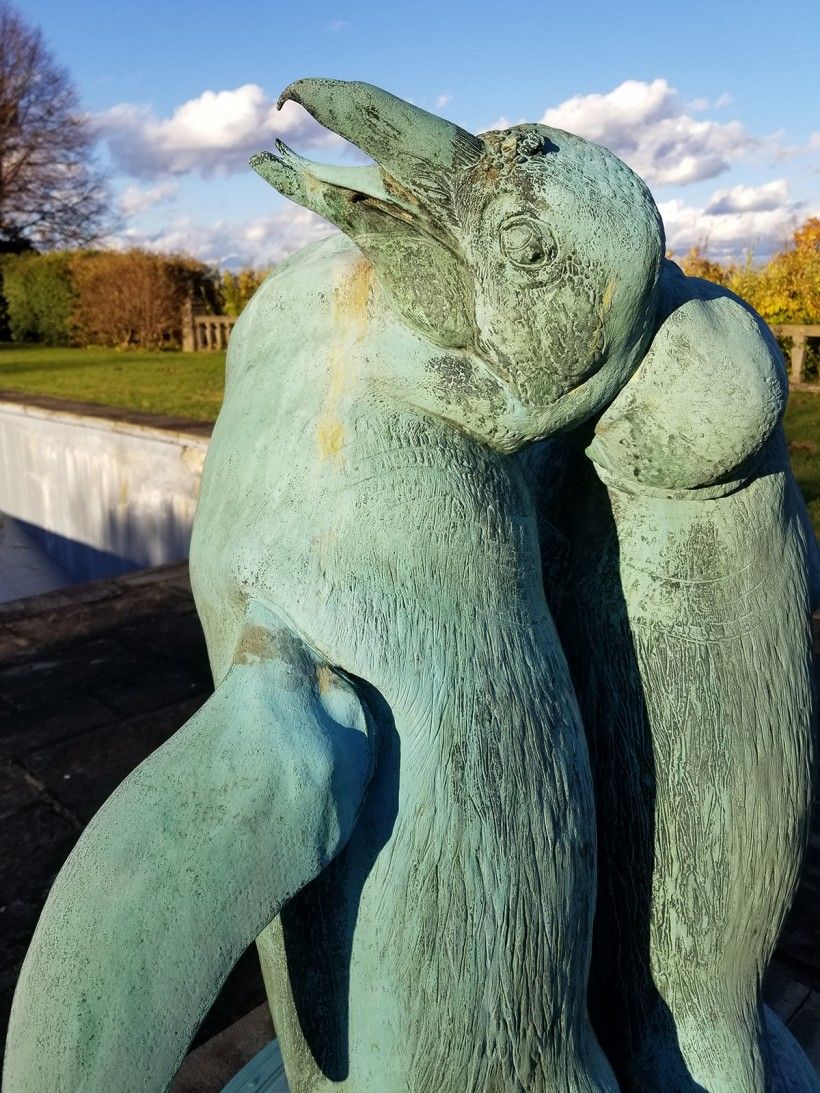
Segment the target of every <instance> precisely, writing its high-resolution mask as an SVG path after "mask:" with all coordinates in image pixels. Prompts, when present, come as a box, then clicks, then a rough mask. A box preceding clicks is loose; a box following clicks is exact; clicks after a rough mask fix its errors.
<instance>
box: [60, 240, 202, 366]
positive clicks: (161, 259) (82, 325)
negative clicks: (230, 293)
mask: <svg viewBox="0 0 820 1093" xmlns="http://www.w3.org/2000/svg"><path fill="white" fill-rule="evenodd" d="M71 276H72V280H73V283H74V288H75V293H76V298H75V309H74V343H75V344H79V345H108V346H120V347H122V348H127V347H129V346H139V347H140V348H143V349H162V348H178V347H179V345H180V342H181V339H182V305H183V304H184V302H185V300H186V299H188V298H189V297H191V296H193V297H195V298H197V299H199V300H200V301H201V302H202V303H203V304H204V305H205V307H206V308H207V309H208V310H210V311H213V310H214V309H215V307H216V305H217V302H218V300H217V293H216V286H215V284H214V275H213V273H212V271H211V270H209V268H208V267H207V266H205V265H203V264H202V263H201V262H197V261H195V260H193V259H191V258H184V257H179V256H170V257H169V256H165V255H159V254H151V253H149V252H147V251H139V250H130V251H121V252H118V251H101V252H99V253H97V254H82V255H78V256H77V259H76V261H75V262H74V263H73V265H72V271H71Z"/></svg>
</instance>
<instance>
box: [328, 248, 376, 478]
mask: <svg viewBox="0 0 820 1093" xmlns="http://www.w3.org/2000/svg"><path fill="white" fill-rule="evenodd" d="M372 287H373V267H372V266H371V264H370V263H369V262H368V261H367V259H366V258H365V257H364V256H363V255H362V256H361V257H359V258H357V259H355V260H354V261H353V262H352V263H351V264H350V265H349V266H348V267H347V268H346V269H345V272H344V276H343V277H342V278H341V279H340V281H339V283H338V284H337V285H336V288H335V291H334V293H333V318H334V325H335V328H336V332H337V333H336V337H335V338H334V340H333V345H332V346H331V350H330V356H329V359H328V366H329V372H330V382H329V384H328V389H327V395H326V397H325V401H324V405H323V407H322V413H321V415H320V417H319V420H318V422H317V423H316V447H317V449H318V452H319V457H320V458H321V459H322V460H325V459H328V458H329V457H330V456H334V455H338V454H339V452H340V451H341V450H342V448H343V447H344V445H345V429H344V423H343V422H342V419H341V416H340V413H339V402H340V400H341V397H342V395H343V393H344V391H345V388H346V386H347V385H348V384H349V382H350V378H351V377H350V375H349V370H350V366H351V364H352V362H353V361H354V360H355V358H356V354H355V352H351V346H352V345H355V343H356V342H359V341H361V340H362V338H363V337H364V335H365V332H366V329H367V320H368V314H367V309H368V302H369V300H370V293H371V289H372Z"/></svg>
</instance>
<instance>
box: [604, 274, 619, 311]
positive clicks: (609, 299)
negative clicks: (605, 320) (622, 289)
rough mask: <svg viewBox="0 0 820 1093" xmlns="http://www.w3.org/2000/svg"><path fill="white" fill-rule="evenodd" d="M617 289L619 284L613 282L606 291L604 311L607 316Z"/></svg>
mask: <svg viewBox="0 0 820 1093" xmlns="http://www.w3.org/2000/svg"><path fill="white" fill-rule="evenodd" d="M617 287H618V282H617V281H616V280H612V281H609V282H608V284H607V286H606V288H605V289H604V299H603V311H604V314H605V315H606V313H607V312H608V311H609V309H610V308H611V307H612V297H613V296H614V295H615V289H616V288H617Z"/></svg>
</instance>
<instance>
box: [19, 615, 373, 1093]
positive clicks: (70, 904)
mask: <svg viewBox="0 0 820 1093" xmlns="http://www.w3.org/2000/svg"><path fill="white" fill-rule="evenodd" d="M371 727H372V722H371V719H370V715H369V713H368V711H367V709H366V707H365V704H364V701H363V700H362V699H361V697H360V696H359V694H358V690H357V686H356V684H355V683H353V682H351V681H349V680H348V679H347V678H346V677H345V676H343V675H342V674H341V673H340V672H338V671H336V670H335V669H333V668H332V667H331V666H330V665H329V664H327V663H326V662H324V661H323V660H322V658H321V657H320V656H318V655H317V654H316V653H314V652H313V651H312V650H311V649H310V648H309V647H308V646H307V645H306V644H305V642H304V641H303V640H302V639H301V638H300V637H298V636H297V635H296V634H295V633H294V632H293V630H292V629H291V628H290V627H289V626H288V625H286V624H284V623H283V622H282V620H281V619H280V618H279V617H278V616H277V615H275V614H274V613H273V612H272V611H270V610H269V609H267V608H264V607H261V606H253V607H252V608H251V609H250V610H249V612H248V616H247V619H246V625H245V628H244V631H243V633H242V637H241V639H240V642H239V645H238V647H237V650H236V653H235V655H234V659H233V664H232V666H231V669H230V671H229V672H228V674H227V676H226V677H225V679H224V681H223V682H222V683H221V684H220V685H219V687H218V688H217V690H216V691H215V693H214V694H213V695H212V697H211V698H210V699H209V700H208V701H207V702H206V703H205V705H204V706H203V707H202V708H201V709H200V710H199V711H198V712H197V713H196V714H194V716H193V717H192V718H191V719H190V720H189V721H188V722H187V723H186V724H185V725H183V727H182V728H181V729H180V730H179V731H178V732H177V733H176V734H175V735H174V736H173V737H172V738H171V739H170V740H168V741H167V742H166V743H165V744H164V745H163V746H162V747H161V748H159V749H158V750H157V751H156V752H154V753H153V754H152V755H151V756H149V757H148V759H146V760H145V762H144V763H142V764H141V765H140V766H139V767H138V768H137V769H136V770H135V771H134V772H133V773H132V774H131V775H130V776H129V777H128V778H127V779H126V780H125V782H123V783H122V785H121V786H120V787H119V788H118V789H117V790H116V791H115V792H114V793H113V794H112V796H111V797H110V798H109V799H108V801H106V803H105V804H104V805H103V807H102V808H101V809H100V811H99V812H98V813H97V814H96V816H95V817H94V818H93V820H92V821H91V823H90V824H89V826H88V828H87V829H86V831H85V832H84V834H83V836H82V837H81V838H80V840H79V842H78V843H77V846H76V847H75V849H74V850H73V852H72V853H71V855H70V857H69V858H68V860H67V862H66V864H65V865H64V867H63V869H62V870H61V872H60V874H59V875H58V877H57V880H56V881H55V883H54V886H53V888H52V890H51V894H50V895H49V898H48V900H47V902H46V905H45V908H44V910H43V913H42V916H41V918H40V921H39V924H38V926H37V930H36V932H35V935H34V938H33V940H32V943H31V946H30V948H29V951H28V954H27V956H26V960H25V963H24V965H23V969H22V971H21V974H20V979H19V982H18V986H17V991H16V994H15V999H14V1004H13V1008H12V1014H11V1021H10V1027H9V1034H8V1042H7V1053H6V1064H5V1081H4V1089H6V1090H8V1093H23V1091H31V1093H35V1091H37V1093H41V1091H42V1090H46V1089H48V1090H52V1091H54V1093H60V1091H66V1093H68V1091H72V1093H73V1091H76V1090H81V1089H82V1090H92V1091H98V1090H116V1089H126V1088H128V1089H148V1090H160V1089H165V1088H166V1087H167V1086H168V1084H169V1082H170V1081H171V1079H172V1078H173V1076H174V1074H175V1072H176V1070H177V1068H178V1066H179V1064H180V1062H181V1061H182V1058H183V1056H184V1054H185V1051H186V1049H187V1046H188V1044H189V1042H190V1040H191V1039H192V1037H193V1036H194V1033H195V1032H196V1029H197V1027H198V1025H199V1023H200V1022H201V1021H202V1019H203V1017H204V1016H205V1014H206V1013H207V1011H208V1008H209V1007H210V1005H211V1003H212V1002H213V1000H214V998H215V997H216V995H217V993H218V991H219V989H220V987H221V986H222V983H223V982H224V980H225V978H226V976H227V975H228V972H229V971H230V970H231V968H232V967H233V965H234V964H235V963H236V961H237V960H238V958H239V956H240V955H241V954H242V952H243V950H244V949H245V948H246V946H247V945H249V944H250V942H251V941H253V939H254V938H255V937H256V936H257V935H258V934H260V933H261V932H262V930H263V929H264V928H265V927H266V926H267V925H268V923H269V922H270V921H271V920H272V919H273V918H274V917H275V916H276V915H277V914H278V913H279V910H280V909H281V907H282V905H283V904H284V903H285V902H286V901H287V900H288V899H290V898H291V897H292V896H293V895H294V894H295V893H296V892H297V891H299V890H300V889H301V888H303V887H304V886H305V885H306V884H307V883H308V882H309V881H311V880H312V879H313V878H314V877H316V876H317V875H318V874H319V873H320V872H321V871H322V870H323V869H324V868H325V866H326V865H327V864H328V862H329V861H330V860H331V859H332V858H333V857H334V856H335V855H336V854H337V853H338V852H339V850H340V849H341V848H342V846H343V845H344V844H345V842H346V841H347V839H348V838H349V836H350V834H351V832H352V829H353V827H354V824H355V821H356V817H357V815H358V811H359V807H360V805H361V802H362V799H363V796H364V792H365V789H366V786H367V783H368V781H369V778H370V774H371V771H372V755H373V747H372V738H369V735H368V734H369V732H370V730H371Z"/></svg>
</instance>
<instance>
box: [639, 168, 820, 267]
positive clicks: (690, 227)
mask: <svg viewBox="0 0 820 1093" xmlns="http://www.w3.org/2000/svg"><path fill="white" fill-rule="evenodd" d="M658 208H659V209H660V212H661V216H662V217H663V221H664V225H665V227H666V238H667V245H668V247H669V249H670V250H672V251H673V252H674V253H675V254H677V255H683V254H686V252H687V251H689V250H691V248H692V247H700V248H701V249H702V250H704V251H706V252H707V253H708V254H709V255H711V256H712V257H713V258H717V259H719V260H726V259H738V258H741V257H742V256H743V255H744V254H746V253H748V252H750V251H751V252H752V253H753V254H754V256H755V258H760V259H764V258H768V257H770V256H771V255H772V254H773V253H774V252H775V251H776V250H780V249H781V248H782V247H783V246H784V245H785V244H786V243H788V241H789V239H790V238H791V236H792V233H793V232H794V230H795V228H796V227H797V226H798V225H799V224H800V223H801V222H802V221H803V220H805V219H806V218H807V217H808V216H811V215H817V214H816V213H814V214H812V213H811V212H810V211H808V210H807V209H806V208H805V206H804V204H803V203H802V202H797V201H792V200H791V198H790V195H789V188H788V184H787V182H786V180H785V179H776V180H775V181H773V182H767V183H764V184H763V185H761V186H734V187H733V188H732V189H731V190H718V191H716V192H715V193H714V194H713V195H712V197H711V198H710V200H709V201H708V202H707V204H706V206H705V208H698V207H696V206H694V205H687V204H686V202H685V201H682V200H681V199H680V198H674V199H673V200H671V201H663V202H661V203H660V204H659V206H658Z"/></svg>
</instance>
